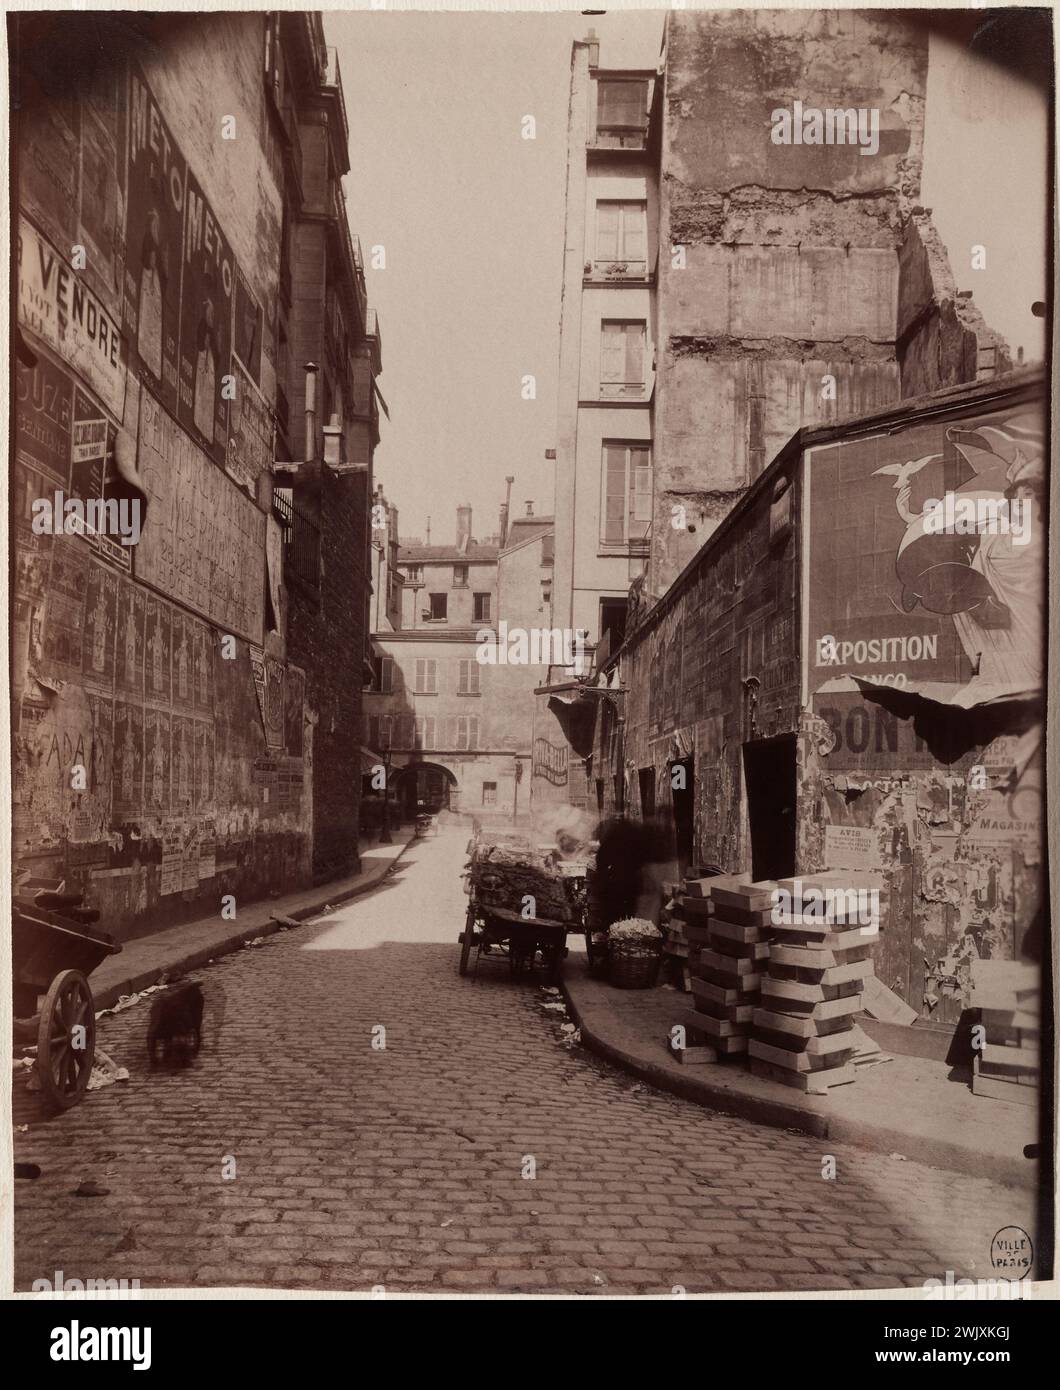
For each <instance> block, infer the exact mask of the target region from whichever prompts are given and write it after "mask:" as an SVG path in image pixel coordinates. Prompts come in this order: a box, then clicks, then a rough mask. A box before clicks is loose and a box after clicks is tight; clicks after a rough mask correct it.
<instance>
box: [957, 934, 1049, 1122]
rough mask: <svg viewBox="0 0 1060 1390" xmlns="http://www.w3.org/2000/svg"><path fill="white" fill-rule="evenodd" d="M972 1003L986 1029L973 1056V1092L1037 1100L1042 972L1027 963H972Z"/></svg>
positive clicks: (1027, 1102)
mask: <svg viewBox="0 0 1060 1390" xmlns="http://www.w3.org/2000/svg"><path fill="white" fill-rule="evenodd" d="M971 1002H972V1007H973V1008H975V1009H978V1010H979V1022H980V1023H981V1024H982V1026H983V1028H984V1029H985V1030H986V1038H985V1042H984V1043H983V1045H982V1046H981V1047H978V1048H976V1049H975V1050H974V1052H973V1054H972V1093H973V1095H977V1096H989V1097H990V1098H991V1099H993V1100H1011V1101H1016V1102H1017V1103H1018V1104H1023V1105H1034V1104H1036V1103H1037V1097H1038V1091H1037V1087H1038V1084H1039V1081H1040V1070H1039V1068H1040V1060H1039V1054H1040V1028H1041V1019H1040V1015H1041V972H1040V971H1039V968H1038V966H1037V965H1033V964H1031V963H1029V962H1026V961H1011V960H978V961H975V962H973V964H972V1001H971Z"/></svg>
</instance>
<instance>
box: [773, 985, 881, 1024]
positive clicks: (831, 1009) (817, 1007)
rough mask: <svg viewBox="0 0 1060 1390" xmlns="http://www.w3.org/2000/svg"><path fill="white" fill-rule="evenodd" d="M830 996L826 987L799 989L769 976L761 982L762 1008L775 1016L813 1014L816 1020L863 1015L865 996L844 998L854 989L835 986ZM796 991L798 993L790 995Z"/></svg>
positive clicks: (801, 986)
mask: <svg viewBox="0 0 1060 1390" xmlns="http://www.w3.org/2000/svg"><path fill="white" fill-rule="evenodd" d="M830 988H831V991H832V992H831V993H830V994H826V993H825V986H824V985H800V984H798V983H792V982H790V981H788V980H771V979H769V977H768V976H767V977H766V978H765V979H764V980H763V981H762V999H761V1004H762V1007H763V1008H764V1009H773V1010H774V1011H775V1012H776V1013H779V1014H783V1013H795V1014H803V1015H805V1014H810V1013H812V1015H813V1017H814V1018H838V1017H839V1016H840V1015H841V1014H857V1013H860V1012H861V1001H862V996H861V995H860V994H859V993H857V992H856V991H855V992H854V993H853V994H843V993H841V992H840V991H842V990H850V989H853V988H854V987H853V986H852V985H832V986H831V987H830ZM792 990H797V991H799V993H795V994H793V993H790V992H789V991H792Z"/></svg>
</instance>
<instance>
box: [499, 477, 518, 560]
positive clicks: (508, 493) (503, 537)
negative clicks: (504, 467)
mask: <svg viewBox="0 0 1060 1390" xmlns="http://www.w3.org/2000/svg"><path fill="white" fill-rule="evenodd" d="M504 481H505V483H507V487H506V488H505V489H504V501H503V502H502V503H501V531H500V548H501V549H502V550H503V549H504V547H505V545H507V543H508V509H509V507H510V506H511V502H512V483H514V482H515V478H514V477H513V476H512V475H511V474H510V473H509V475H508V476H507V477H506V478H505V480H504Z"/></svg>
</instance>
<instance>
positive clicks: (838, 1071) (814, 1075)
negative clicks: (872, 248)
mask: <svg viewBox="0 0 1060 1390" xmlns="http://www.w3.org/2000/svg"><path fill="white" fill-rule="evenodd" d="M751 1075H752V1076H760V1077H762V1078H763V1079H764V1080H766V1081H779V1082H780V1084H781V1085H782V1086H793V1087H794V1088H795V1089H796V1090H798V1091H806V1092H807V1094H809V1095H811V1096H823V1095H827V1094H828V1092H829V1091H830V1090H831V1089H832V1087H833V1086H845V1085H847V1084H848V1083H850V1082H851V1081H856V1080H857V1072H856V1071H855V1069H854V1067H853V1066H851V1065H849V1064H848V1065H847V1066H843V1067H833V1068H832V1069H831V1070H830V1071H805V1072H798V1071H788V1070H787V1069H786V1068H784V1067H774V1066H773V1065H772V1064H771V1063H769V1062H765V1061H763V1060H762V1059H761V1058H752V1059H751Z"/></svg>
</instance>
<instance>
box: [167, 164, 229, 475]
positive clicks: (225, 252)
mask: <svg viewBox="0 0 1060 1390" xmlns="http://www.w3.org/2000/svg"><path fill="white" fill-rule="evenodd" d="M234 298H235V259H234V257H233V255H232V248H231V247H230V246H229V244H228V242H227V240H226V239H225V236H224V233H223V232H222V231H221V228H220V226H219V225H218V222H217V219H216V218H215V216H214V214H213V209H212V208H211V207H210V205H209V203H208V202H207V201H206V197H205V195H204V193H203V191H202V188H201V187H200V185H199V182H198V180H197V179H196V178H195V176H194V174H193V173H192V172H191V170H190V169H189V170H188V180H187V192H186V196H185V209H184V246H183V271H182V283H181V304H180V387H179V398H178V402H177V418H178V419H179V420H180V422H181V424H183V426H184V428H185V429H187V430H188V431H189V432H190V433H191V434H192V436H193V437H194V438H196V439H198V441H199V443H200V444H201V446H202V448H203V449H204V450H205V451H206V453H207V454H209V455H210V457H211V458H212V459H214V460H215V461H216V462H217V463H219V464H220V465H221V466H222V467H224V464H225V456H226V453H227V447H228V404H229V402H228V400H226V399H225V397H224V395H223V394H222V388H223V384H224V383H223V378H224V377H225V376H226V375H227V374H229V373H230V371H231V361H232V312H233V305H234Z"/></svg>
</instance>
